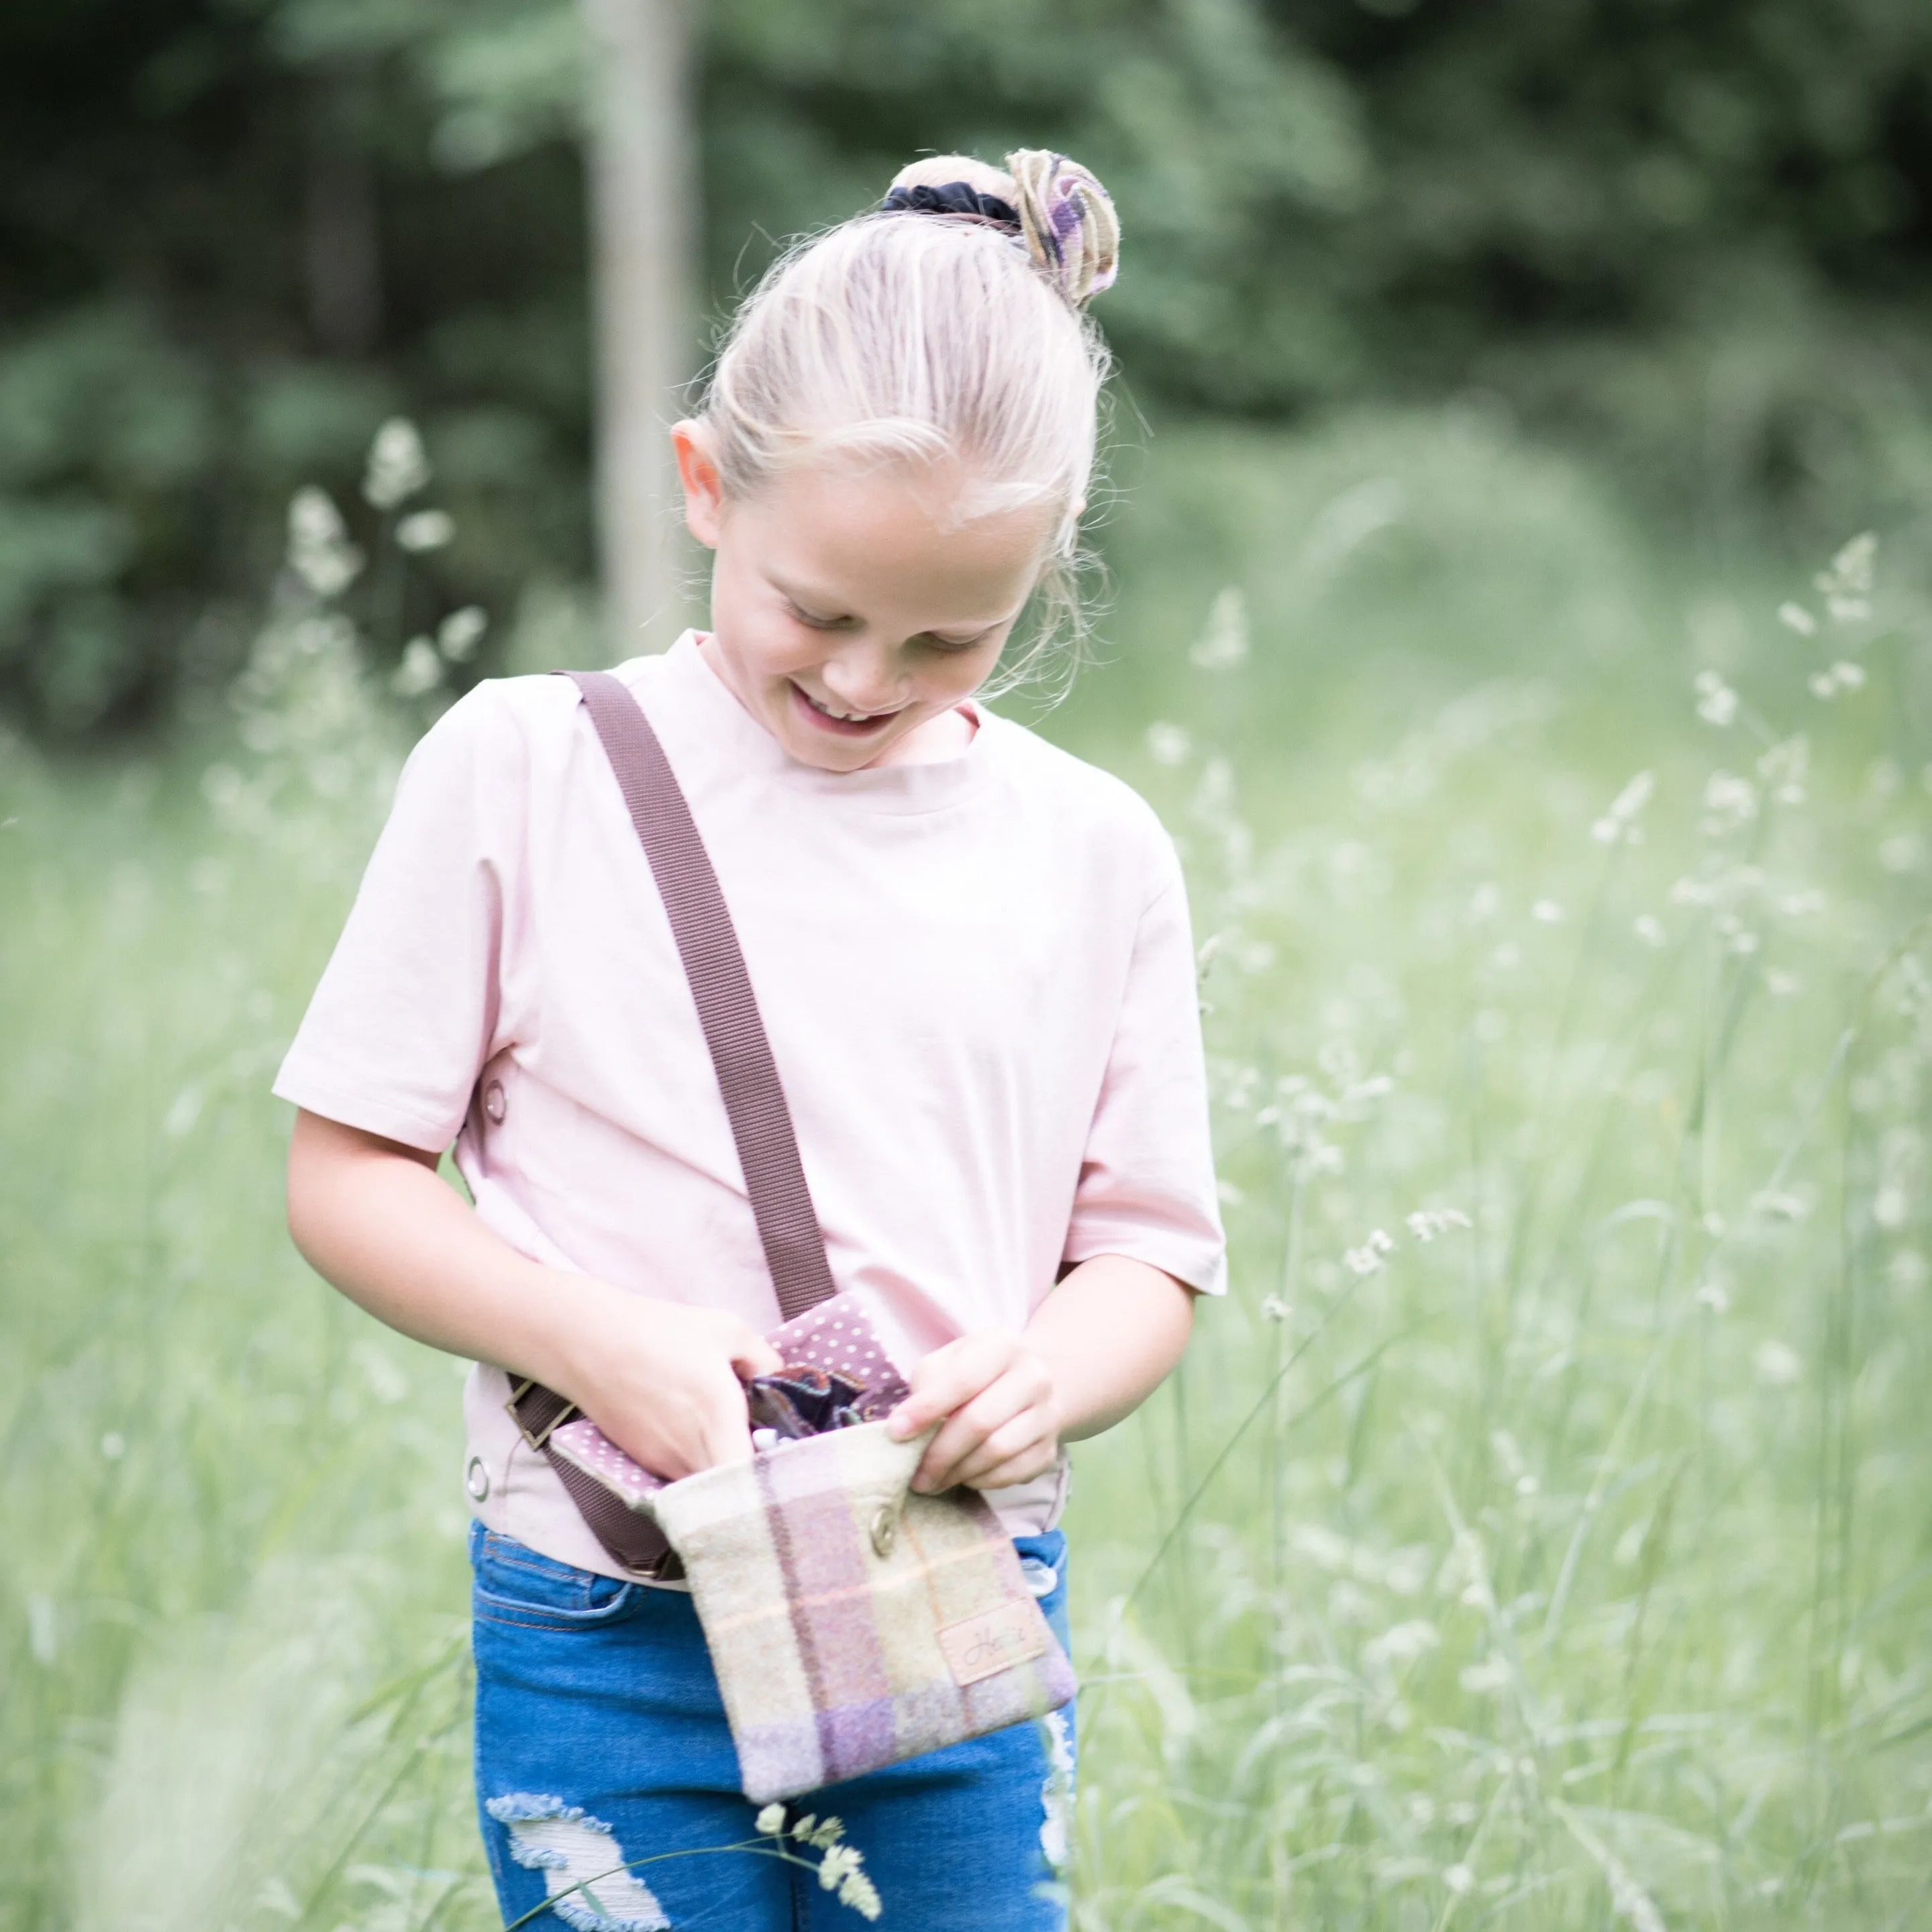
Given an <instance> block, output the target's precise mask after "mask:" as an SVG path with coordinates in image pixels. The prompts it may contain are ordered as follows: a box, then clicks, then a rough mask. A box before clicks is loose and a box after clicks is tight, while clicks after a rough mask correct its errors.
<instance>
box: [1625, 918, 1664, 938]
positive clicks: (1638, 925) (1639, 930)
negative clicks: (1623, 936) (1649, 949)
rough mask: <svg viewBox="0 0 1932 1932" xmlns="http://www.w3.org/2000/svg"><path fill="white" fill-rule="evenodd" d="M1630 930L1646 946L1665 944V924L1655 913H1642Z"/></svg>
mask: <svg viewBox="0 0 1932 1932" xmlns="http://www.w3.org/2000/svg"><path fill="white" fill-rule="evenodd" d="M1631 930H1632V931H1633V932H1634V933H1635V934H1636V935H1637V937H1638V938H1640V940H1642V941H1643V943H1644V944H1645V945H1646V946H1661V945H1662V944H1664V922H1663V921H1662V920H1661V919H1659V918H1658V916H1656V914H1655V913H1648V912H1646V913H1638V915H1637V918H1636V919H1634V921H1633V922H1632V923H1631Z"/></svg>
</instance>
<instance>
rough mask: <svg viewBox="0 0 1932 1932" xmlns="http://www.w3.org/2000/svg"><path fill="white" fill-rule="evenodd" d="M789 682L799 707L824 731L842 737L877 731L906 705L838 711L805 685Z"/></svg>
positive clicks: (855, 736)
mask: <svg viewBox="0 0 1932 1932" xmlns="http://www.w3.org/2000/svg"><path fill="white" fill-rule="evenodd" d="M787 682H788V683H790V684H791V688H792V691H793V695H794V696H795V697H796V698H797V700H798V703H799V709H801V710H802V712H804V713H805V716H806V717H807V718H809V719H810V721H811V723H812V724H814V725H815V726H816V727H817V728H818V729H819V730H822V731H831V732H833V733H836V734H837V735H838V736H841V737H846V738H862V737H865V736H867V735H868V734H869V733H871V732H874V731H876V730H877V729H878V728H879V727H880V725H881V724H886V723H887V722H889V721H890V720H891V719H892V718H896V717H897V716H898V715H899V713H900V712H901V711H903V710H904V709H905V706H904V705H902V704H901V705H897V706H894V708H893V709H891V710H890V711H873V712H864V713H854V712H837V711H834V710H832V709H829V707H828V706H826V705H823V704H821V703H820V702H819V700H817V698H815V697H813V696H812V694H811V692H809V691H807V690H806V689H805V687H804V685H802V684H799V683H797V682H794V681H793V680H791V679H787Z"/></svg>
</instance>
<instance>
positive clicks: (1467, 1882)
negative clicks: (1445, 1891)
mask: <svg viewBox="0 0 1932 1932" xmlns="http://www.w3.org/2000/svg"><path fill="white" fill-rule="evenodd" d="M1442 1882H1443V1883H1444V1884H1445V1885H1447V1886H1448V1888H1449V1889H1450V1890H1451V1891H1453V1892H1454V1894H1456V1896H1457V1897H1458V1898H1466V1897H1468V1896H1469V1894H1470V1893H1471V1892H1472V1891H1475V1888H1476V1874H1475V1873H1474V1872H1473V1871H1472V1870H1470V1869H1469V1867H1468V1866H1467V1865H1466V1864H1453V1865H1449V1866H1446V1867H1445V1868H1444V1870H1443V1873H1442Z"/></svg>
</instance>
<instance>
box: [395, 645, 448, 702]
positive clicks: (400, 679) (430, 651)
mask: <svg viewBox="0 0 1932 1932" xmlns="http://www.w3.org/2000/svg"><path fill="white" fill-rule="evenodd" d="M441 682H443V660H442V659H441V658H440V657H438V656H437V654H436V646H434V644H433V643H431V642H430V640H428V638H427V637H412V638H411V639H410V640H409V642H408V643H407V644H405V645H404V646H403V661H402V662H401V664H398V665H397V667H396V668H395V671H394V672H393V673H392V675H391V676H390V679H389V688H390V689H391V690H392V691H394V692H395V694H396V695H397V696H398V697H421V696H422V694H423V693H424V692H425V691H434V689H435V688H436V687H437V685H439V684H440V683H441Z"/></svg>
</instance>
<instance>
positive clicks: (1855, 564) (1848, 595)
mask: <svg viewBox="0 0 1932 1932" xmlns="http://www.w3.org/2000/svg"><path fill="white" fill-rule="evenodd" d="M1877 563H1878V538H1877V537H1876V535H1873V532H1871V531H1870V530H1861V531H1860V532H1858V535H1856V536H1855V537H1853V538H1852V539H1851V541H1849V543H1847V544H1845V545H1843V547H1842V548H1841V550H1839V552H1838V555H1837V556H1835V557H1833V558H1832V562H1831V565H1830V567H1829V568H1828V569H1825V570H1821V571H1819V573H1818V574H1817V576H1816V577H1814V578H1813V579H1812V580H1811V581H1812V583H1814V585H1816V586H1817V588H1818V589H1819V590H1820V591H1821V592H1823V594H1824V595H1826V596H1827V597H1835V598H1841V599H1843V600H1850V601H1858V600H1861V599H1863V598H1868V597H1870V595H1871V593H1872V586H1873V583H1874V582H1875V581H1876V577H1877V568H1876V566H1877ZM1833 614H1834V615H1835V614H1836V613H1833Z"/></svg>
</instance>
